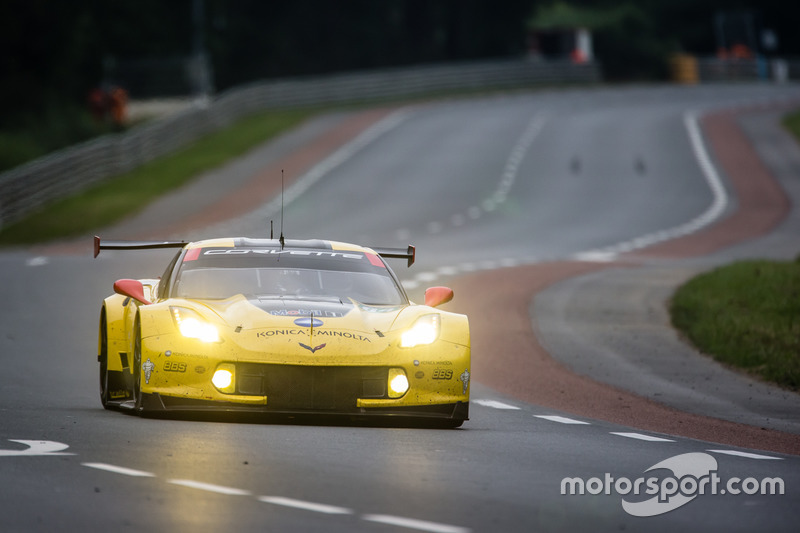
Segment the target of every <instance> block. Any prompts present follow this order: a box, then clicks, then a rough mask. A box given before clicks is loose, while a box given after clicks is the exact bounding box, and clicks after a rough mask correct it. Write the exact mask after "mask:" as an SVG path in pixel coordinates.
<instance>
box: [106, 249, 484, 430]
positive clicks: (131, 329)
mask: <svg viewBox="0 0 800 533" xmlns="http://www.w3.org/2000/svg"><path fill="white" fill-rule="evenodd" d="M94 244H95V256H97V254H98V253H99V252H100V250H103V249H113V250H123V249H128V250H131V249H132V250H136V249H149V248H169V247H174V248H179V249H180V250H179V251H178V252H177V254H176V255H175V257H174V258H173V259H172V261H171V262H170V263H169V264H168V265H167V268H166V270H165V271H164V273H163V275H162V276H161V277H160V278H159V279H140V280H132V279H121V280H118V281H117V282H116V283H114V292H115V294H114V295H111V296H109V297H108V298H106V299H105V300H104V301H103V305H102V309H101V311H100V335H99V351H98V354H99V355H98V361H99V363H100V399H101V401H102V404H103V406H104V407H106V408H121V409H132V410H134V411H135V412H137V413H146V412H151V411H165V410H166V411H173V410H175V411H180V410H188V411H204V410H218V411H255V412H265V413H287V414H341V415H350V416H361V415H365V416H370V415H380V416H401V417H413V418H416V419H425V420H429V421H434V422H435V423H436V425H441V426H446V427H458V426H460V425H461V424H462V423H463V422H464V420H467V419H468V415H469V384H470V337H469V324H468V321H467V317H466V316H464V315H460V314H456V313H451V312H447V311H443V310H441V309H437V306H439V305H441V304H444V303H446V302H448V301H449V300H450V299H452V297H453V291H452V290H450V289H448V288H446V287H432V288H430V289H428V290H427V291H426V292H425V304H424V305H421V304H414V303H412V302H410V301H409V300H408V297H407V295H406V293H405V291H404V290H403V288H402V286H401V284H400V283H399V281H398V279H397V277H396V275H395V274H394V272H392V270H391V269H390V268H389V266H388V265H387V264H386V262H385V261H384V259H385V258H402V259H406V260H407V262H408V266H411V264H412V262H413V261H414V254H415V250H414V248H413V247H412V246H409V247H408V248H407V249H400V250H398V249H371V248H365V247H361V246H355V245H352V244H345V243H340V242H332V241H322V240H294V241H293V240H283V238H281V239H249V238H231V239H215V240H205V241H198V242H191V243H186V242H171V241H168V242H149V241H147V242H130V241H101V240H100V239H99V237H95V243H94Z"/></svg>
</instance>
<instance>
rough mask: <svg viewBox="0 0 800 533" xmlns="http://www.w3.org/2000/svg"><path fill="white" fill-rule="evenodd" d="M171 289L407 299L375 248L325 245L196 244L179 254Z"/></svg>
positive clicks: (224, 294)
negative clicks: (340, 248) (327, 247)
mask: <svg viewBox="0 0 800 533" xmlns="http://www.w3.org/2000/svg"><path fill="white" fill-rule="evenodd" d="M170 293H171V294H172V295H173V296H175V297H178V298H193V299H199V300H221V299H226V298H230V297H231V296H235V295H237V294H242V295H244V296H245V297H247V298H249V299H254V298H259V299H270V298H275V299H280V298H291V299H300V300H328V301H341V302H343V303H344V302H348V301H349V300H350V299H353V300H355V301H357V302H360V303H362V304H368V305H405V304H406V303H408V302H407V300H406V296H405V293H404V292H403V290H402V289H401V288H400V286H399V285H398V284H397V282H396V281H395V278H394V276H393V275H392V274H391V271H390V270H389V268H388V267H387V266H386V264H385V263H383V261H382V260H381V259H380V258H379V257H378V256H377V255H375V254H369V253H365V252H360V251H358V252H356V251H347V252H340V251H335V250H325V249H319V250H317V249H314V250H305V249H285V250H282V249H272V248H257V247H253V248H249V247H236V248H220V247H216V246H210V247H208V248H194V249H191V250H188V251H187V252H186V253H185V254H184V255H183V256H182V260H181V263H180V268H179V269H178V272H177V275H176V277H175V279H174V281H173V285H172V288H171V289H170Z"/></svg>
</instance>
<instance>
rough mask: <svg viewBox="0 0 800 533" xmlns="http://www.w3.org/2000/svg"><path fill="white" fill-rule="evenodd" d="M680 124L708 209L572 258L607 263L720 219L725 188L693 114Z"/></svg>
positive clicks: (684, 117) (723, 204) (725, 197)
mask: <svg viewBox="0 0 800 533" xmlns="http://www.w3.org/2000/svg"><path fill="white" fill-rule="evenodd" d="M683 123H684V126H685V127H686V131H687V133H688V135H689V142H690V143H691V145H692V152H693V154H694V157H695V159H696V160H697V164H698V165H699V167H700V170H701V171H702V172H703V177H704V178H705V180H706V184H707V185H708V187H709V189H711V194H712V196H713V199H712V201H711V204H710V205H709V206H708V208H706V210H705V211H704V212H703V213H702V214H701V215H699V216H697V217H695V218H693V219H692V220H690V221H689V222H685V223H683V224H680V225H678V226H675V227H672V228H669V229H664V230H660V231H655V232H653V233H648V234H646V235H642V236H640V237H636V238H634V239H630V240H627V241H623V242H619V243H617V244H613V245H611V246H606V247H603V248H597V249H594V250H586V251H584V252H580V253H577V254H575V255H574V256H573V259H576V260H579V261H581V260H585V259H588V260H595V261H596V260H602V261H609V260H612V259H614V258H615V257H616V255H617V254H620V253H624V252H631V251H633V250H638V249H641V248H645V247H647V246H652V245H653V244H657V243H659V242H663V241H667V240H671V239H675V238H677V237H683V236H684V235H689V234H691V233H694V232H696V231H698V230H700V229H702V228H704V227H706V226H708V225H709V224H711V223H712V222H715V221H716V220H717V219H718V218H719V217H720V216H722V214H723V213H724V212H725V210H726V209H727V207H728V203H729V202H728V195H727V193H726V191H725V185H724V184H723V182H722V179H721V178H720V177H719V174H718V173H717V169H716V168H715V167H714V163H712V161H711V156H710V155H709V154H708V150H707V149H706V145H705V143H704V142H703V135H702V133H701V132H700V126H699V125H698V123H697V113H695V112H694V111H687V112H686V113H684V115H683Z"/></svg>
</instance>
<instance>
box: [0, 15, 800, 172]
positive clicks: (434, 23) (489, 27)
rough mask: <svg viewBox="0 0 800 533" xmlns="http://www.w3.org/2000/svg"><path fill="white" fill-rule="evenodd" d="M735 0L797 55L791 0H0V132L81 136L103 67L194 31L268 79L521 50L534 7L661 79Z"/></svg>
mask: <svg viewBox="0 0 800 533" xmlns="http://www.w3.org/2000/svg"><path fill="white" fill-rule="evenodd" d="M195 2H201V3H200V6H201V7H202V11H201V12H202V17H201V18H200V22H199V24H198V27H199V28H201V30H202V31H201V32H200V33H198V34H196V32H195V22H194V18H193V8H194V6H195V5H196V4H195ZM737 9H753V10H754V12H755V13H756V14H757V15H758V20H759V23H760V24H761V26H762V27H766V28H772V29H774V30H775V31H776V33H777V35H778V37H779V49H778V50H777V53H779V54H781V55H792V54H794V55H800V32H797V31H796V29H795V26H796V21H797V20H799V19H800V2H786V1H785V0H340V1H336V2H333V1H329V0H293V1H291V2H278V1H276V0H170V1H168V2H165V1H163V0H70V1H68V2H67V1H55V2H54V1H52V0H3V1H2V2H0V51H1V52H0V72H1V73H2V83H0V132H2V133H0V135H2V136H3V139H4V140H8V135H13V136H14V137H15V138H14V139H13V140H12V141H8V142H7V143H6V142H4V143H3V144H6V145H7V146H9V147H10V146H11V144H12V143H13V144H14V146H15V148H13V149H9V150H6V151H7V152H8V151H10V152H18V153H32V152H35V151H36V150H38V149H45V150H49V149H51V148H50V146H52V143H51V142H50V141H45V142H42V141H40V140H39V139H38V137H41V136H44V137H47V138H50V139H59V138H62V137H61V135H62V133H63V132H64V131H72V130H75V129H77V130H79V133H78V134H77V136H76V137H74V139H77V138H80V137H81V136H82V135H83V133H81V132H80V130H81V129H82V127H83V126H81V125H80V124H81V123H84V124H85V121H84V119H83V118H78V119H77V122H78V123H79V124H78V125H77V126H72V125H66V124H67V123H68V122H73V121H75V120H76V115H75V113H76V110H82V109H84V108H85V107H86V99H87V95H88V92H89V90H90V89H91V88H93V87H97V86H98V85H99V84H100V83H101V82H102V81H103V79H104V73H105V72H106V71H107V69H108V67H109V65H113V64H115V63H116V62H125V61H129V62H130V61H148V60H159V59H165V58H185V57H188V56H189V55H191V54H192V52H193V50H194V49H195V45H196V35H199V36H200V37H201V39H200V40H201V41H202V43H203V45H204V47H205V49H206V50H207V51H208V54H209V57H210V60H211V64H212V68H213V74H214V86H215V89H216V90H217V91H221V90H224V89H227V88H229V87H232V86H235V85H239V84H243V83H248V82H251V81H254V80H259V79H265V78H276V77H285V76H302V75H318V74H325V73H330V72H336V71H347V70H358V69H375V68H384V67H394V66H403V65H411V64H419V63H429V62H446V61H460V60H471V59H483V58H494V57H520V56H523V55H525V53H526V48H527V39H528V34H527V32H528V31H529V30H528V24H529V23H530V21H531V20H532V19H536V17H541V18H542V23H545V22H548V23H549V24H550V25H551V26H552V25H558V24H564V23H570V22H575V23H580V24H586V25H587V26H589V27H591V28H592V29H593V30H594V32H593V33H594V48H595V55H596V56H597V58H598V59H599V61H600V62H601V63H602V64H603V69H604V72H605V73H606V75H607V76H608V77H609V79H612V80H617V79H619V80H629V79H658V78H659V77H662V76H664V75H665V72H666V71H665V68H664V64H665V57H666V56H667V55H668V54H669V53H671V52H673V51H687V52H691V53H698V54H713V53H714V52H715V48H716V42H715V37H714V26H713V18H714V15H715V13H717V12H718V11H720V10H725V11H731V10H737ZM570 17H571V19H570ZM131 96H132V97H134V98H136V97H137V95H136V94H132V95H131ZM62 110H66V111H63V112H62ZM51 123H52V124H51ZM51 129H52V130H53V132H52V133H44V131H46V130H51ZM38 130H43V131H42V132H39V131H38ZM3 157H4V158H5V156H3Z"/></svg>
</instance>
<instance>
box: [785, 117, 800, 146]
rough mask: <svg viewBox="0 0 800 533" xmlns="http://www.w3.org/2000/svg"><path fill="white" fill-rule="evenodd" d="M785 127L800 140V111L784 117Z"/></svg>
mask: <svg viewBox="0 0 800 533" xmlns="http://www.w3.org/2000/svg"><path fill="white" fill-rule="evenodd" d="M782 122H783V127H784V128H786V129H787V130H789V131H790V132H791V133H792V134H793V135H794V136H795V138H796V139H800V111H795V112H794V113H789V114H788V115H786V116H785V117H783V121H782Z"/></svg>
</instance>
